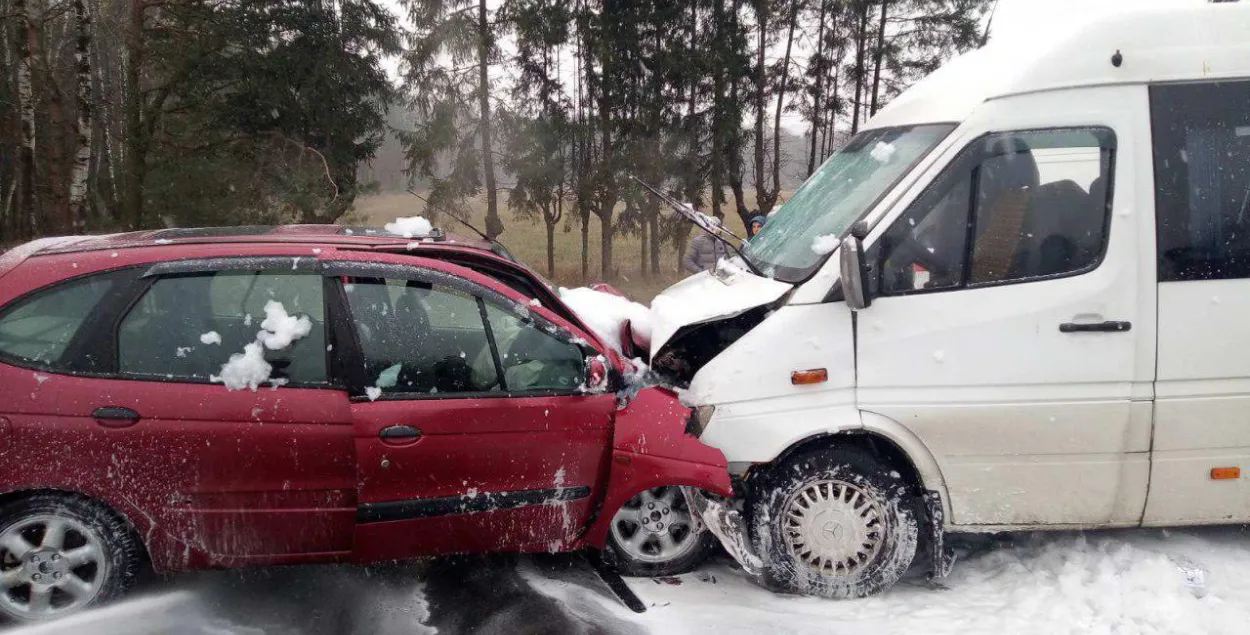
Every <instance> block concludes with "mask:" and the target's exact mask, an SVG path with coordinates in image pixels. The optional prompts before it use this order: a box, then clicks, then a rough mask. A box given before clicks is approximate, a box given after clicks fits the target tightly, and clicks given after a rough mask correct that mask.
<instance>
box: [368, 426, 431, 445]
mask: <svg viewBox="0 0 1250 635" xmlns="http://www.w3.org/2000/svg"><path fill="white" fill-rule="evenodd" d="M378 437H380V438H381V439H382V442H383V443H385V444H387V445H408V444H410V443H416V442H417V441H419V440H420V439H421V431H420V430H418V429H416V428H414V427H412V426H389V427H386V428H382V431H381V432H379V433H378Z"/></svg>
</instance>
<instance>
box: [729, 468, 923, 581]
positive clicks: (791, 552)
mask: <svg viewBox="0 0 1250 635" xmlns="http://www.w3.org/2000/svg"><path fill="white" fill-rule="evenodd" d="M753 492H756V493H757V494H756V495H753V496H752V501H751V504H750V507H751V515H752V518H751V523H750V527H751V534H752V539H753V540H754V544H755V548H756V550H757V551H758V553H760V554H761V555H762V556H763V557H764V561H765V574H766V577H767V582H768V583H769V584H771V585H773V586H775V587H778V588H780V589H781V590H784V591H789V592H793V593H802V594H806V595H817V596H821V597H826V598H835V599H842V598H862V597H867V596H870V595H875V594H877V593H880V592H882V591H885V590H886V589H889V588H890V587H891V586H894V583H895V582H898V580H899V578H901V577H902V576H903V574H904V573H906V572H907V570H908V568H910V567H911V564H912V560H913V559H914V558H915V556H916V545H917V536H918V521H917V518H918V516H919V512H918V510H917V509H916V505H915V499H914V496H912V494H911V493H910V492H909V491H908V487H907V485H906V484H905V483H904V482H903V481H902V480H901V479H899V478H898V475H897V473H896V472H894V473H892V472H890V470H889V469H888V468H887V467H886V466H883V465H882V464H881V463H880V462H878V461H877V460H876V459H874V458H872V457H871V456H869V455H867V454H865V453H863V452H860V451H857V450H853V449H833V450H821V451H816V452H811V453H807V454H803V455H799V456H797V457H795V458H793V459H791V460H790V461H788V462H786V463H784V464H783V465H781V466H780V467H779V468H777V469H775V470H774V471H773V472H772V473H770V474H768V475H766V476H765V477H764V478H763V479H762V481H761V482H760V483H758V484H757V485H756V487H755V488H753Z"/></svg>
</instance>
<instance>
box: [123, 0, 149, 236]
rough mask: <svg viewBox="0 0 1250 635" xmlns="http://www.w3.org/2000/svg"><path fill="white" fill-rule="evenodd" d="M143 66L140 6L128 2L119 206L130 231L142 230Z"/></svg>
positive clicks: (144, 162) (136, 0) (144, 167)
mask: <svg viewBox="0 0 1250 635" xmlns="http://www.w3.org/2000/svg"><path fill="white" fill-rule="evenodd" d="M142 65H143V2H142V1H141V0H130V24H129V28H128V32H127V34H126V80H125V87H124V90H125V91H126V100H125V102H126V103H125V111H126V139H125V144H126V149H125V157H124V159H125V165H126V167H125V170H124V172H125V176H126V182H125V189H124V191H123V193H122V200H123V202H122V205H123V207H124V208H125V210H126V213H125V216H126V219H127V222H128V223H129V225H130V227H131V229H140V228H142V227H144V222H145V219H144V214H143V181H144V179H145V177H146V176H147V174H146V173H147V157H146V156H145V154H146V152H147V143H146V137H147V134H146V132H145V130H144V122H143V87H142V86H140V84H139V77H140V68H141V66H142Z"/></svg>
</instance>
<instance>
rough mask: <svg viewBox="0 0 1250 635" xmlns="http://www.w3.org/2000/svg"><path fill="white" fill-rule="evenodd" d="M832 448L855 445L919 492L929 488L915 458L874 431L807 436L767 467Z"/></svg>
mask: <svg viewBox="0 0 1250 635" xmlns="http://www.w3.org/2000/svg"><path fill="white" fill-rule="evenodd" d="M833 448H853V449H856V450H859V451H861V452H864V453H865V454H868V455H869V456H872V457H874V458H876V459H877V460H878V461H881V463H882V464H884V465H888V466H890V467H891V468H892V469H894V470H895V471H897V472H898V474H899V477H900V478H902V479H903V481H904V482H906V483H907V485H908V486H909V488H911V489H913V490H914V491H915V492H916V494H917V495H919V494H920V493H921V492H923V491H924V490H925V489H926V488H925V482H924V479H923V478H921V476H920V470H918V469H917V468H916V464H915V462H913V461H912V458H911V457H910V456H908V455H907V453H906V452H904V451H903V449H902V448H901V447H899V446H898V444H897V443H895V442H894V441H892V440H890V439H888V438H886V437H884V436H882V435H880V434H876V433H874V432H862V431H850V432H833V433H828V434H819V435H816V436H813V437H808V438H806V439H804V440H802V441H799V442H798V443H795V444H794V445H791V446H790V447H788V448H786V449H785V450H783V451H782V452H781V454H779V455H777V458H775V459H773V460H772V462H771V463H769V464H768V468H767V469H772V468H774V467H777V466H780V465H784V464H785V463H787V462H788V461H789V460H790V459H792V458H793V457H796V456H800V455H803V454H807V453H810V452H816V451H820V450H829V449H833Z"/></svg>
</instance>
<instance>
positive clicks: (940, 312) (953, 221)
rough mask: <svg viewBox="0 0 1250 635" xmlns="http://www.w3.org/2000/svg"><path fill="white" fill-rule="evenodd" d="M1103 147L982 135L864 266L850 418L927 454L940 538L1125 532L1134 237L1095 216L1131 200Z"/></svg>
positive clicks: (1141, 432) (1141, 335)
mask: <svg viewBox="0 0 1250 635" xmlns="http://www.w3.org/2000/svg"><path fill="white" fill-rule="evenodd" d="M1118 132H1119V130H1113V129H1112V128H1111V127H1107V126H1092V127H1073V128H1060V129H1039V130H1025V131H1020V132H1004V133H992V134H986V135H983V136H981V137H979V138H977V139H975V140H973V141H971V142H970V143H969V144H968V146H967V147H966V148H965V149H964V150H963V151H961V152H960V154H959V156H958V157H956V158H955V159H954V160H953V161H952V162H951V163H950V165H949V166H948V167H946V168H945V169H944V170H943V171H942V173H941V174H940V175H939V176H938V177H936V178H935V180H934V181H933V183H932V184H930V185H929V186H928V187H927V188H926V189H925V191H924V192H923V193H922V194H921V195H920V196H918V197H917V198H916V199H915V201H914V202H912V203H911V204H910V205H909V206H908V207H907V208H906V209H905V210H904V211H903V212H902V214H901V215H900V216H898V217H897V218H896V219H894V221H893V223H892V224H891V225H890V226H889V227H888V228H887V229H886V230H885V231H884V233H883V234H882V235H881V236H880V238H879V239H878V240H877V241H876V243H875V244H874V245H873V247H872V249H871V251H870V252H869V255H868V257H869V262H871V263H872V265H871V266H872V268H873V278H874V282H873V283H872V284H873V286H874V287H875V289H874V292H875V293H874V299H873V302H872V305H871V306H870V307H868V308H867V309H865V310H863V311H861V312H860V313H859V315H858V325H857V327H858V328H857V347H858V357H857V369H858V384H857V386H858V388H857V390H858V401H859V403H860V405H861V408H862V409H863V410H865V411H869V412H875V413H879V414H882V415H885V416H887V417H890V418H892V419H894V420H896V421H899V422H901V423H902V424H903V425H905V426H907V427H908V428H910V429H911V430H912V431H913V432H914V433H915V434H916V435H917V436H918V437H919V438H920V439H921V441H923V442H924V444H925V445H926V446H927V447H928V448H929V449H930V451H931V452H932V453H933V454H934V456H935V457H936V459H937V461H938V464H939V467H940V469H941V470H942V476H943V478H944V480H945V482H946V484H947V489H948V495H949V497H950V505H951V510H952V522H953V523H954V524H957V525H973V526H1002V525H1017V526H1018V525H1056V524H1079V525H1086V524H1133V523H1136V522H1137V521H1138V520H1139V519H1140V515H1141V511H1142V507H1143V504H1144V497H1145V488H1146V476H1147V469H1148V458H1147V456H1148V450H1149V442H1150V438H1149V431H1150V429H1149V426H1150V401H1149V397H1150V392H1149V388H1150V384H1149V379H1148V373H1149V368H1150V365H1149V362H1150V361H1151V360H1146V363H1145V364H1142V363H1139V362H1140V361H1141V360H1140V359H1139V357H1140V356H1141V355H1142V354H1143V351H1146V352H1147V354H1148V353H1149V352H1152V348H1151V346H1152V344H1153V342H1152V341H1151V338H1153V329H1152V328H1150V327H1151V326H1152V317H1153V316H1151V315H1150V314H1149V313H1146V312H1143V311H1140V310H1139V306H1142V304H1141V302H1142V298H1141V297H1140V293H1141V291H1140V285H1139V284H1138V279H1139V273H1138V259H1137V253H1138V248H1139V239H1138V234H1139V232H1138V224H1139V223H1140V222H1141V221H1140V220H1139V218H1138V217H1137V216H1136V215H1131V214H1127V213H1124V214H1113V213H1112V212H1113V208H1114V209H1119V208H1125V207H1126V206H1127V205H1128V204H1130V202H1131V198H1132V197H1131V196H1126V197H1123V199H1121V197H1113V196H1112V190H1113V189H1114V188H1115V187H1123V188H1125V189H1126V191H1131V190H1129V189H1128V188H1130V187H1131V184H1132V182H1133V181H1132V179H1131V176H1132V170H1133V164H1132V162H1131V161H1128V162H1118V161H1117V160H1116V156H1117V150H1118V148H1117V144H1118V143H1120V142H1121V140H1122V139H1124V137H1125V136H1126V135H1120V134H1117V133H1118ZM1130 147H1131V144H1130ZM1130 156H1131V154H1130ZM1113 184H1114V187H1113ZM1113 202H1114V204H1113ZM1125 211H1126V212H1127V209H1125ZM1148 299H1152V298H1148ZM1143 327H1144V328H1143Z"/></svg>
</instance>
